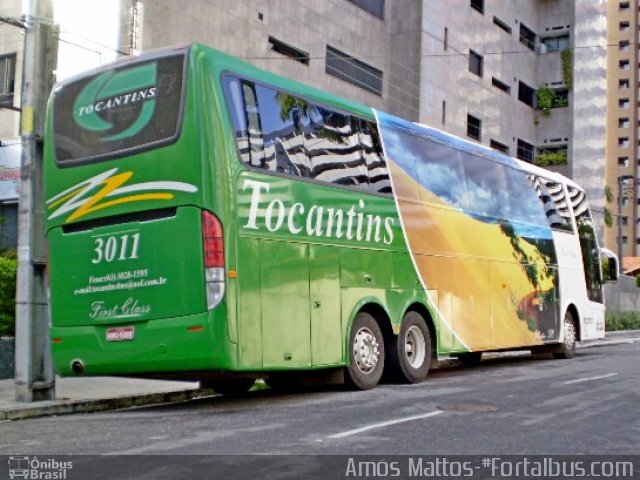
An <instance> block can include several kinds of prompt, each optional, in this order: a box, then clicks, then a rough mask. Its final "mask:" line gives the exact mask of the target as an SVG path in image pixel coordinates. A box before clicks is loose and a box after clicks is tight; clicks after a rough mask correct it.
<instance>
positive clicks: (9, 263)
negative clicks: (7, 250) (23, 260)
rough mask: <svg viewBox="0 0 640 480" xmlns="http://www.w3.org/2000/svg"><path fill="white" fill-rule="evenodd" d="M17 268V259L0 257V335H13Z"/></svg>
mask: <svg viewBox="0 0 640 480" xmlns="http://www.w3.org/2000/svg"><path fill="white" fill-rule="evenodd" d="M17 270H18V262H17V260H15V259H13V258H6V257H0V337H5V336H8V337H13V336H14V335H15V332H16V330H15V328H16V317H15V315H16V274H17Z"/></svg>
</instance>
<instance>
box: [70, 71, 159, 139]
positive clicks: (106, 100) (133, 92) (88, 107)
mask: <svg viewBox="0 0 640 480" xmlns="http://www.w3.org/2000/svg"><path fill="white" fill-rule="evenodd" d="M155 84H156V64H155V63H149V64H147V65H142V66H140V67H136V68H132V69H129V70H125V71H123V72H115V71H109V72H105V73H103V74H102V75H99V76H98V77H96V78H95V79H94V80H92V81H91V82H89V83H88V84H87V85H86V86H85V87H84V89H83V90H82V91H81V92H80V94H79V95H78V98H77V99H76V101H75V103H74V106H73V117H74V119H75V121H76V123H77V124H78V125H80V126H81V127H82V128H84V129H86V130H91V131H93V132H104V133H106V132H107V131H108V130H111V129H112V128H113V127H114V125H113V124H112V123H110V122H108V121H106V120H104V119H103V118H102V117H101V116H100V115H99V114H98V112H100V111H102V110H106V109H111V108H115V107H119V106H120V107H121V106H123V105H124V106H126V105H127V104H133V103H137V102H138V101H140V100H141V98H140V94H139V93H138V92H139V91H140V90H143V89H149V97H151V98H155V97H154V95H153V94H152V93H151V92H152V91H154V90H155V88H154V86H155ZM154 93H155V92H154ZM136 97H138V98H136ZM155 106H156V101H155V99H148V100H146V101H144V103H143V105H142V108H141V109H140V114H139V115H138V117H137V118H136V119H135V121H133V123H131V125H129V126H128V127H127V128H125V129H124V130H123V131H121V132H119V133H117V134H115V135H111V136H108V137H105V138H104V140H105V141H113V140H122V139H125V138H129V137H132V136H133V135H135V134H136V133H138V132H139V131H140V130H142V129H143V128H144V127H145V126H146V125H147V124H148V123H149V121H150V120H151V118H152V117H153V112H154V110H155Z"/></svg>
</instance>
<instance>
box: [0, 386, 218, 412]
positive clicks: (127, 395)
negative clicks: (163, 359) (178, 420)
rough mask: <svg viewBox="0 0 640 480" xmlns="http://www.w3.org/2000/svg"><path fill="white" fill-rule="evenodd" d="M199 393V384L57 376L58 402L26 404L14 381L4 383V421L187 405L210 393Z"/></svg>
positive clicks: (0, 392)
mask: <svg viewBox="0 0 640 480" xmlns="http://www.w3.org/2000/svg"><path fill="white" fill-rule="evenodd" d="M210 393H211V391H210V390H207V392H206V393H204V392H202V391H200V390H199V385H198V383H197V382H195V383H194V382H173V381H163V380H142V379H137V378H120V377H85V378H60V377H56V399H55V400H49V401H43V402H33V403H22V402H17V401H16V400H15V386H14V380H13V379H7V380H0V422H1V421H8V420H22V419H26V418H36V417H43V416H48V415H64V414H67V413H89V412H101V411H105V410H118V409H122V408H130V407H138V406H143V405H154V404H156V405H157V404H162V403H173V402H183V401H186V400H191V399H193V398H197V397H199V396H202V395H203V394H210Z"/></svg>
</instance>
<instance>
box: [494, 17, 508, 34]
mask: <svg viewBox="0 0 640 480" xmlns="http://www.w3.org/2000/svg"><path fill="white" fill-rule="evenodd" d="M493 23H494V25H497V26H498V27H500V28H501V29H502V30H504V31H505V32H507V33H508V34H511V27H510V26H509V25H507V24H506V23H505V22H503V21H502V20H500V19H499V18H498V17H493Z"/></svg>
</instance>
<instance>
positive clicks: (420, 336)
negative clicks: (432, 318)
mask: <svg viewBox="0 0 640 480" xmlns="http://www.w3.org/2000/svg"><path fill="white" fill-rule="evenodd" d="M389 343H390V345H389V352H388V354H387V361H388V364H387V365H388V366H387V368H388V370H389V371H388V374H387V377H388V379H389V380H391V381H392V382H401V383H419V382H422V381H423V380H424V379H425V378H427V374H428V373H429V367H430V366H431V334H430V332H429V327H427V323H426V322H425V320H424V318H423V317H422V315H420V314H419V313H417V312H407V313H406V314H405V316H404V318H403V319H402V324H401V326H400V333H399V335H398V336H397V337H394V338H393V339H392V340H391V342H389Z"/></svg>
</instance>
